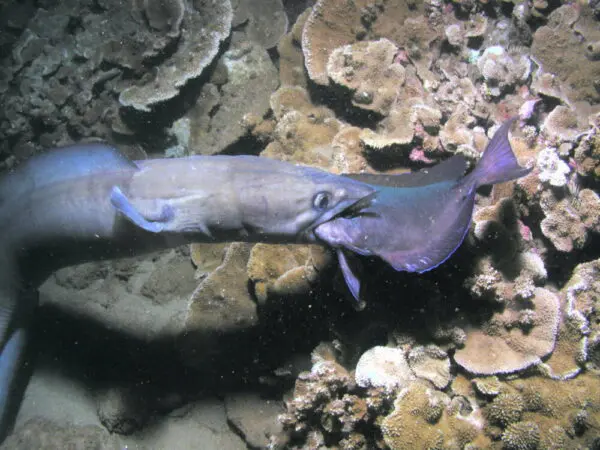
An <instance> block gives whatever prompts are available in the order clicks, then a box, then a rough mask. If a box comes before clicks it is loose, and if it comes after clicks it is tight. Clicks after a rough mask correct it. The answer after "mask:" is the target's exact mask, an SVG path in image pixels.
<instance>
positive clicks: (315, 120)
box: [261, 86, 342, 169]
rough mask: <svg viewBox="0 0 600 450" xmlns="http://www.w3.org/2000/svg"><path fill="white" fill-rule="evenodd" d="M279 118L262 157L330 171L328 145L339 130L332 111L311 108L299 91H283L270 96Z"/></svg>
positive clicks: (303, 91) (331, 153)
mask: <svg viewBox="0 0 600 450" xmlns="http://www.w3.org/2000/svg"><path fill="white" fill-rule="evenodd" d="M271 107H272V109H273V111H274V113H275V114H276V115H277V117H279V119H278V122H277V125H276V127H275V132H274V136H273V137H274V140H273V142H271V143H270V144H269V145H268V146H267V148H265V150H264V151H263V152H262V153H261V155H262V156H266V157H270V158H275V159H281V160H284V161H294V162H297V163H303V164H308V165H312V166H319V167H322V168H324V169H329V168H331V167H332V166H333V154H334V152H333V149H332V147H331V144H332V142H333V139H334V138H335V136H336V135H337V133H338V132H339V131H340V129H341V128H342V123H341V122H340V121H339V120H337V119H336V118H335V114H334V113H333V111H331V110H329V109H327V108H325V107H316V106H313V105H312V104H311V103H310V102H309V101H308V94H307V93H306V91H305V90H304V89H302V88H300V87H297V86H295V87H291V86H287V87H285V86H284V87H282V88H281V89H279V90H278V91H277V92H275V93H274V94H273V95H272V96H271Z"/></svg>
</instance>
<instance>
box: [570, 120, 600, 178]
mask: <svg viewBox="0 0 600 450" xmlns="http://www.w3.org/2000/svg"><path fill="white" fill-rule="evenodd" d="M599 117H600V115H599ZM599 130H600V124H599V125H598V126H596V127H594V129H593V131H592V132H591V133H589V134H588V135H586V136H585V137H584V138H582V139H581V140H580V141H579V144H578V145H577V147H576V148H575V152H574V155H573V159H574V160H575V163H576V170H577V173H578V174H580V175H583V176H591V177H593V179H595V180H600V134H599V133H598V131H599Z"/></svg>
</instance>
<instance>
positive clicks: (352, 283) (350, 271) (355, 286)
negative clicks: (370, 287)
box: [337, 249, 365, 310]
mask: <svg viewBox="0 0 600 450" xmlns="http://www.w3.org/2000/svg"><path fill="white" fill-rule="evenodd" d="M337 256H338V261H339V264H340V269H341V270H342V275H344V281H345V282H346V286H348V290H349V291H350V293H351V294H352V297H354V300H356V303H354V307H355V308H356V309H357V310H362V309H364V307H365V302H364V301H362V300H361V299H360V287H361V283H360V278H359V274H358V273H357V272H359V271H360V262H359V261H358V260H357V259H356V258H353V257H352V256H350V255H348V256H346V254H345V253H344V252H343V250H341V249H338V250H337Z"/></svg>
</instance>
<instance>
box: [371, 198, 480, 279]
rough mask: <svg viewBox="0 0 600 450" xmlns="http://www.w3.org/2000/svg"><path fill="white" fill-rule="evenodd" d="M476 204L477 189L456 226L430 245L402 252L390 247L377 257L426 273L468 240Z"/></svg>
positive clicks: (401, 266) (437, 236)
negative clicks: (467, 236) (466, 237)
mask: <svg viewBox="0 0 600 450" xmlns="http://www.w3.org/2000/svg"><path fill="white" fill-rule="evenodd" d="M474 204H475V189H474V188H473V189H471V191H470V192H469V194H468V195H467V197H466V198H465V199H464V201H463V203H462V205H461V207H460V211H458V214H457V216H456V218H455V219H454V220H453V221H452V223H451V224H449V226H448V227H447V228H446V229H445V230H443V232H441V233H439V234H438V235H434V236H431V238H429V239H427V242H426V245H424V246H417V247H415V248H411V249H399V250H394V249H393V248H391V247H389V248H387V249H385V250H383V251H379V252H377V256H379V257H380V258H381V259H383V260H384V261H386V262H387V263H388V264H390V265H391V266H392V267H393V268H394V269H395V270H397V271H405V272H418V273H423V272H427V271H429V270H432V269H435V268H436V267H437V266H439V265H440V264H442V263H443V262H445V261H446V260H447V259H448V258H450V256H452V255H453V254H454V252H455V251H456V249H457V248H458V247H460V245H461V244H462V242H463V241H464V239H465V236H466V235H467V232H468V231H469V227H470V225H471V217H472V215H473V208H474Z"/></svg>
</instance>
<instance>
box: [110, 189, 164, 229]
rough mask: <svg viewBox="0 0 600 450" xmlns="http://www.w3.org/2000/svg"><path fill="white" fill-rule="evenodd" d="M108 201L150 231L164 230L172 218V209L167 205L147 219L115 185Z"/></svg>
mask: <svg viewBox="0 0 600 450" xmlns="http://www.w3.org/2000/svg"><path fill="white" fill-rule="evenodd" d="M110 202H111V204H112V205H113V206H114V207H115V209H116V210H117V211H119V212H120V213H121V214H123V215H124V216H125V217H127V219H129V220H130V221H131V222H132V223H134V224H135V225H137V226H138V227H140V228H142V229H144V230H146V231H150V232H151V233H160V232H161V231H164V230H165V228H166V226H167V224H168V223H169V221H171V220H172V219H173V210H172V209H171V208H169V207H168V206H164V207H163V208H162V210H161V212H160V213H159V214H158V215H157V217H156V218H151V219H147V218H146V217H144V216H143V215H142V214H141V213H140V212H139V211H138V210H137V209H136V208H135V206H133V205H132V203H131V202H130V201H129V199H128V198H127V197H126V196H125V194H123V191H121V189H119V188H118V187H117V186H114V187H113V188H112V191H111V193H110Z"/></svg>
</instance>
